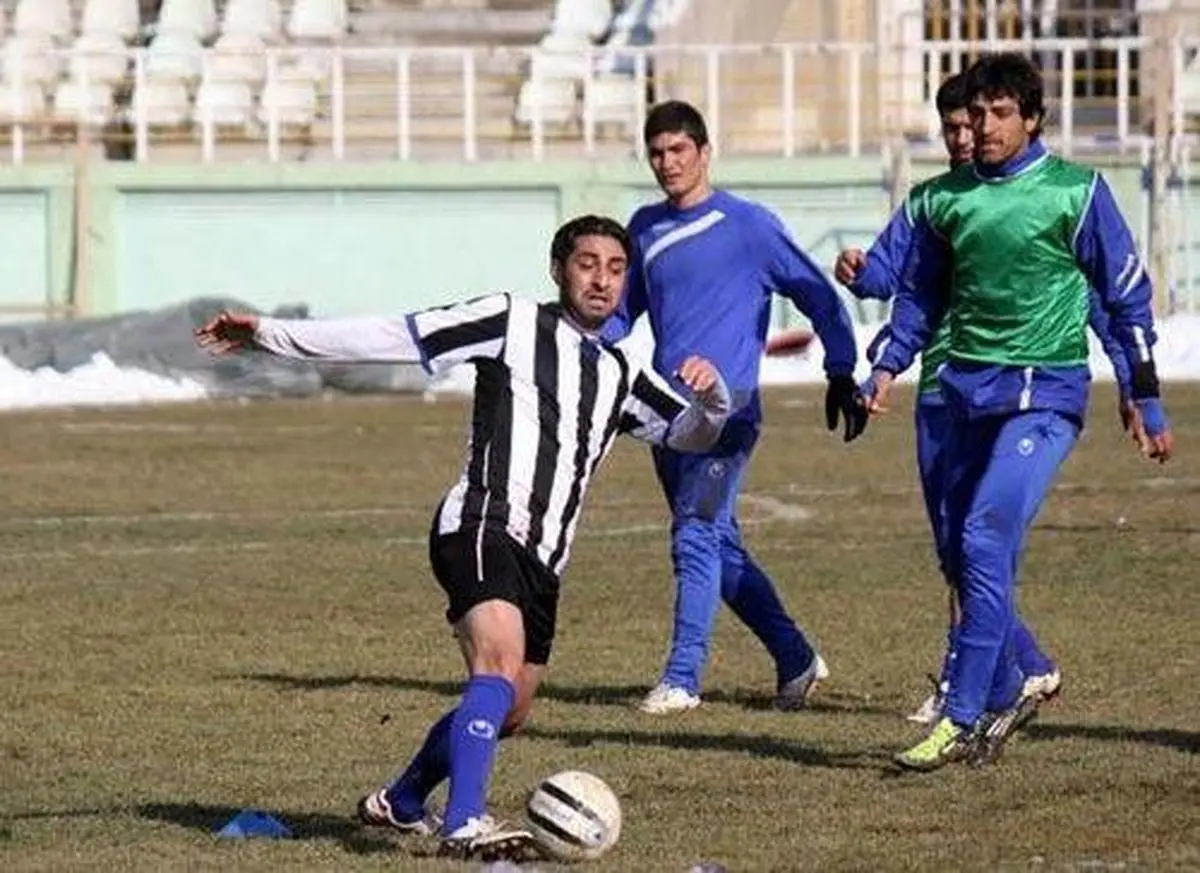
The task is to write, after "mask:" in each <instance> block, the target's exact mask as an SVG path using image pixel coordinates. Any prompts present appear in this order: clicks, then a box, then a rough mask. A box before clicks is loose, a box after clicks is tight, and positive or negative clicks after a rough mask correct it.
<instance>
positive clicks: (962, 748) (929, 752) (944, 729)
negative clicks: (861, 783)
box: [893, 718, 975, 772]
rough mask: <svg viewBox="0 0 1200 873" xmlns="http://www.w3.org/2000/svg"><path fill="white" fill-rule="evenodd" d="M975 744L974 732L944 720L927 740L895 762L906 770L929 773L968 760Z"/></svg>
mask: <svg viewBox="0 0 1200 873" xmlns="http://www.w3.org/2000/svg"><path fill="white" fill-rule="evenodd" d="M974 744H975V735H974V732H973V731H970V730H968V729H967V728H962V727H959V726H958V725H956V724H955V723H954V722H952V721H951V720H950V719H948V718H942V719H940V720H939V721H938V723H937V724H935V725H934V726H933V730H931V731H930V732H929V733H928V734H927V735H926V736H925V739H923V740H921V742H919V743H917V744H916V745H915V746H913V747H912V748H911V749H905V750H904V751H903V752H900V753H899V754H897V755H896V756H895V758H893V760H894V761H895V762H896V763H897V764H899V765H900V766H901V767H903V768H905V769H906V770H920V771H921V772H928V771H930V770H936V769H938V768H939V767H944V766H945V765H946V764H949V763H951V762H953V761H961V760H963V759H965V758H967V757H968V756H969V755H970V753H971V749H972V748H973V747H974Z"/></svg>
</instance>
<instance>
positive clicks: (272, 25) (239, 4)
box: [221, 0, 283, 42]
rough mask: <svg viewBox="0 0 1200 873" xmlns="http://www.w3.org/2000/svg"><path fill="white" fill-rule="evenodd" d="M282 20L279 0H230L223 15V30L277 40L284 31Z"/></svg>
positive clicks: (223, 31) (269, 40) (272, 40)
mask: <svg viewBox="0 0 1200 873" xmlns="http://www.w3.org/2000/svg"><path fill="white" fill-rule="evenodd" d="M282 21H283V17H282V15H281V14H280V12H279V0H229V2H228V3H227V4H225V12H224V14H223V15H222V17H221V32H222V33H236V34H239V35H243V36H246V35H248V36H257V37H259V38H261V39H264V40H267V41H268V42H276V41H278V40H279V37H280V34H281V33H282Z"/></svg>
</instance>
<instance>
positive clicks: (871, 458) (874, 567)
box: [0, 385, 1200, 873]
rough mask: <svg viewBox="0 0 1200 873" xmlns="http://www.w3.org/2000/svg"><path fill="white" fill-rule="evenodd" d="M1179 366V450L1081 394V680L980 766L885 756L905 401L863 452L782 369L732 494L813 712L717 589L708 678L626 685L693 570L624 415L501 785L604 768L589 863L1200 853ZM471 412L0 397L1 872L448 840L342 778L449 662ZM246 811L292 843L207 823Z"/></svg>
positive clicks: (1057, 599) (1187, 433)
mask: <svg viewBox="0 0 1200 873" xmlns="http://www.w3.org/2000/svg"><path fill="white" fill-rule="evenodd" d="M1168 397H1169V401H1170V409H1171V412H1172V414H1173V417H1174V421H1175V425H1176V432H1177V436H1178V449H1179V455H1180V457H1179V458H1178V460H1177V461H1175V462H1172V463H1171V464H1170V465H1168V466H1166V467H1159V466H1157V465H1153V464H1151V463H1149V462H1147V461H1145V460H1143V459H1140V458H1139V457H1137V456H1136V455H1135V454H1134V452H1133V451H1132V450H1131V448H1130V447H1129V446H1128V444H1127V443H1126V441H1125V438H1124V436H1123V435H1122V434H1120V432H1119V429H1118V427H1117V425H1116V416H1115V412H1114V411H1115V399H1114V396H1113V394H1112V392H1111V390H1109V389H1108V388H1106V387H1104V386H1102V387H1100V388H1098V389H1097V391H1096V394H1095V397H1094V399H1093V418H1092V422H1091V426H1090V428H1089V429H1088V431H1087V432H1086V433H1085V435H1084V438H1083V440H1082V442H1081V444H1080V447H1079V449H1078V450H1077V451H1076V453H1075V455H1074V456H1073V457H1072V459H1071V460H1070V462H1069V464H1068V466H1067V468H1066V470H1065V472H1064V475H1063V478H1062V479H1061V481H1060V486H1059V487H1058V488H1057V490H1056V491H1055V493H1054V494H1053V495H1052V498H1051V500H1050V501H1049V503H1048V505H1047V506H1046V508H1045V510H1044V511H1043V513H1042V515H1041V517H1040V518H1039V522H1038V525H1037V529H1036V530H1035V532H1034V534H1033V536H1032V537H1031V541H1030V544H1029V551H1028V556H1027V560H1026V562H1025V565H1024V572H1023V579H1024V582H1023V587H1022V593H1021V601H1022V608H1023V610H1024V612H1025V614H1026V616H1027V617H1028V618H1029V620H1030V622H1031V623H1032V624H1033V626H1034V627H1035V628H1036V629H1037V631H1038V632H1039V634H1040V635H1041V637H1042V639H1043V641H1044V643H1045V644H1046V645H1047V647H1048V648H1049V649H1051V651H1052V652H1053V653H1054V654H1055V655H1056V656H1057V657H1058V658H1059V660H1060V662H1061V665H1062V667H1063V670H1064V672H1065V675H1066V692H1065V696H1064V698H1063V699H1062V700H1061V701H1060V702H1059V703H1058V704H1057V705H1056V706H1055V707H1053V708H1052V709H1049V710H1047V711H1045V712H1043V714H1042V716H1041V717H1040V718H1039V720H1038V721H1037V722H1035V723H1034V725H1032V726H1031V728H1030V729H1029V730H1028V731H1027V733H1026V734H1024V735H1023V736H1021V737H1020V738H1019V739H1017V740H1016V741H1015V742H1014V743H1013V744H1012V745H1011V746H1010V747H1009V749H1008V750H1007V752H1006V754H1005V756H1004V758H1003V759H1002V760H1001V761H1000V762H999V763H998V764H997V765H996V766H994V767H992V768H987V769H982V770H971V769H968V768H965V767H956V768H950V769H947V770H944V771H942V772H939V773H936V774H931V775H926V776H903V777H896V776H895V775H893V774H892V773H891V771H890V768H889V765H888V756H889V754H890V753H891V752H893V751H894V750H896V749H897V748H899V747H901V746H902V745H903V744H906V743H909V742H910V741H912V740H913V739H914V737H916V736H917V735H918V730H919V729H918V728H916V727H915V726H913V725H910V724H908V723H907V722H905V721H904V720H903V718H902V716H903V715H904V714H905V713H907V712H908V711H910V710H911V709H912V708H914V707H915V706H916V705H917V704H918V703H919V702H920V700H921V699H922V698H923V697H924V695H925V693H926V692H927V690H928V685H927V681H926V679H925V678H924V677H925V674H926V673H928V672H930V671H931V670H933V669H935V667H936V665H937V660H938V656H939V652H940V646H941V643H942V639H943V615H944V608H943V588H942V585H941V584H940V583H939V581H938V579H937V577H936V575H935V571H934V565H933V561H932V556H931V548H930V544H929V536H928V533H927V530H926V522H925V518H924V515H923V510H922V505H921V502H920V499H919V496H918V494H917V491H916V489H915V473H914V464H913V461H912V455H913V448H912V437H911V417H910V414H909V412H908V400H907V399H902V400H901V402H900V403H898V404H897V407H896V408H897V412H896V413H894V414H893V415H892V417H890V418H889V419H887V420H885V421H883V422H880V423H877V424H876V425H873V428H872V430H871V431H870V432H869V433H868V434H867V436H866V437H864V438H863V439H862V440H861V441H859V442H857V443H855V444H853V445H852V446H850V447H845V446H843V445H842V443H841V442H840V438H837V437H834V436H832V435H829V434H828V433H826V432H825V431H824V429H823V425H822V424H821V423H820V422H819V418H820V415H819V410H818V407H817V401H818V400H819V395H818V394H817V393H816V392H815V391H813V390H809V389H803V390H802V389H796V390H789V391H785V392H774V393H772V394H770V398H769V400H770V402H769V405H768V411H767V419H768V425H767V427H766V429H765V434H764V439H763V441H762V443H761V446H760V451H759V453H758V455H757V458H756V462H755V466H754V468H753V470H752V474H751V477H750V483H749V486H748V489H747V494H746V496H745V499H744V504H743V508H744V517H745V520H746V535H747V539H748V540H749V542H750V544H751V545H752V547H753V549H754V551H755V552H756V554H757V555H758V556H759V557H760V558H761V560H762V562H763V563H764V564H765V565H766V566H767V567H768V568H769V569H770V570H771V571H772V573H773V574H774V575H775V577H776V579H777V580H778V582H779V584H780V585H781V587H782V588H783V589H784V591H785V592H786V597H787V600H788V602H789V604H790V606H791V607H792V608H793V611H794V612H795V613H796V614H797V615H798V616H800V617H801V618H802V620H803V623H804V624H805V625H806V627H807V628H808V629H809V630H810V631H811V633H812V634H813V635H814V636H815V637H816V639H817V640H818V641H819V643H820V646H821V648H822V651H823V653H824V654H825V656H826V658H827V659H828V661H829V663H830V667H831V669H832V671H833V675H832V678H831V679H830V681H829V682H828V683H827V684H826V685H824V686H823V687H822V690H821V692H820V694H819V696H818V697H817V698H816V699H815V700H814V703H813V706H812V708H811V709H810V710H808V711H806V712H801V713H793V714H783V713H777V712H774V711H772V710H771V709H770V698H771V694H772V692H773V690H774V689H773V674H772V670H771V666H770V664H769V662H768V660H767V658H766V656H765V655H764V654H763V652H762V651H761V650H760V649H759V648H758V646H757V644H756V643H755V641H754V640H753V639H752V638H751V637H750V636H749V634H748V633H747V632H745V631H744V630H743V629H742V628H740V627H739V626H737V625H736V623H735V622H734V621H733V620H732V619H731V617H730V615H729V614H728V613H727V612H726V613H725V614H723V615H722V617H721V619H720V621H719V627H718V633H717V635H716V641H715V654H714V656H713V658H712V661H711V667H710V670H709V675H708V682H707V689H706V703H705V705H704V706H703V707H701V708H700V709H699V710H697V711H695V712H693V713H689V714H687V715H685V716H682V717H677V718H674V719H668V720H655V719H654V718H653V717H651V716H644V715H641V714H639V713H637V712H636V711H634V710H633V709H632V708H631V704H632V703H633V702H634V701H636V700H637V699H638V697H639V696H640V695H641V694H642V693H644V691H645V689H646V688H647V687H648V686H649V685H650V684H651V683H652V682H653V680H654V679H655V678H656V675H657V670H658V669H659V667H660V664H661V659H662V656H663V653H664V649H665V646H666V641H667V628H668V625H669V620H670V604H671V599H672V585H671V581H670V575H669V564H668V551H667V541H666V533H665V530H664V527H663V525H664V522H665V520H666V518H665V511H664V507H663V505H662V502H661V499H660V497H659V494H658V491H657V487H656V485H655V483H654V481H653V479H652V477H651V474H650V461H649V458H648V455H647V453H646V452H645V450H644V449H643V448H642V447H640V446H637V445H635V444H628V445H623V446H620V447H619V449H618V450H617V451H616V452H615V454H614V457H613V458H612V459H611V460H610V462H609V465H608V466H607V467H606V468H605V469H603V470H602V472H601V475H600V477H599V481H598V483H597V486H596V488H595V490H594V491H593V492H592V494H591V496H590V502H589V504H588V506H587V507H586V509H585V514H584V520H583V524H582V526H581V528H582V530H583V534H582V535H581V537H580V539H579V540H578V542H577V544H576V550H575V558H574V562H573V564H572V567H571V569H570V570H569V571H568V574H567V577H566V580H565V583H564V602H563V605H562V609H561V611H560V615H561V623H560V627H559V637H558V640H557V644H556V651H555V657H554V661H553V664H552V669H551V674H550V684H549V686H548V687H547V688H546V689H545V694H544V696H543V698H542V700H541V702H540V704H539V707H538V708H537V709H535V712H534V718H533V721H532V723H531V726H530V728H529V730H528V731H527V733H526V735H525V736H524V737H522V738H520V739H517V740H514V741H512V742H510V743H507V744H505V745H504V746H503V747H502V751H501V753H500V757H499V763H498V768H497V773H496V779H495V781H494V783H493V800H494V804H495V808H496V811H497V813H498V814H500V815H502V816H506V817H509V818H513V817H516V816H518V815H519V814H520V810H521V805H522V801H523V798H524V794H525V792H526V791H527V790H528V789H529V788H530V787H531V785H532V784H533V783H534V782H535V780H537V779H538V778H539V777H541V776H543V775H546V774H548V773H550V772H552V771H555V770H558V769H565V768H582V769H587V770H591V771H593V772H595V773H597V774H599V775H601V776H602V777H603V778H605V779H606V780H608V781H609V782H610V783H611V784H612V785H613V786H614V787H615V788H616V789H617V790H618V793H619V794H620V796H621V799H622V804H623V809H624V813H625V831H624V834H623V837H622V840H621V843H620V845H619V846H618V847H617V849H616V850H614V852H613V853H612V855H610V856H609V857H608V858H606V859H605V860H604V861H603V862H600V863H599V864H597V865H594V866H595V868H596V869H601V870H630V871H680V873H682V871H684V870H686V869H687V868H688V867H689V866H690V865H692V864H694V863H697V862H699V861H702V860H713V861H718V862H721V863H723V864H725V865H726V866H727V867H728V869H729V870H730V871H731V873H732V871H743V870H746V871H749V870H833V869H860V870H883V869H912V870H934V869H1009V870H1017V869H1020V870H1024V869H1037V870H1050V869H1054V870H1060V869H1061V870H1097V869H1102V870H1118V869H1120V870H1128V869H1150V868H1155V869H1189V868H1190V869H1197V868H1200V681H1198V680H1197V668H1198V666H1200V665H1198V663H1197V651H1198V646H1197V643H1198V640H1200V591H1198V588H1197V583H1200V469H1198V468H1197V466H1196V461H1195V454H1194V452H1195V446H1196V444H1197V442H1198V441H1200V386H1182V385H1176V386H1170V391H1169V395H1168ZM466 415H467V407H466V405H465V404H464V403H462V402H461V401H458V400H451V399H448V400H444V401H441V402H438V403H436V404H424V403H422V402H420V401H419V400H418V399H408V398H405V399H396V400H387V401H379V400H374V401H341V402H328V403H322V402H311V401H310V402H271V403H259V404H249V405H236V404H214V405H190V406H180V407H167V408H156V409H142V410H129V411H112V410H107V411H87V412H83V411H80V412H48V413H37V414H19V415H16V414H13V415H7V416H5V418H4V425H3V427H2V428H0V444H2V446H3V455H2V458H3V460H2V462H0V464H2V469H3V479H4V500H3V504H2V507H3V508H2V509H0V657H2V658H3V663H4V678H3V682H2V683H0V689H2V691H0V726H2V729H0V869H3V870H6V871H12V870H27V869H29V870H31V869H53V870H65V869H80V870H125V869H146V870H164V869H214V870H216V869H222V870H224V869H255V870H258V869H268V870H269V869H288V870H293V869H328V870H335V869H336V870H359V869H362V870H371V869H402V870H408V869H413V870H434V869H455V867H456V866H461V865H453V864H446V863H444V862H437V861H434V860H430V859H429V858H428V857H426V856H427V855H428V853H429V852H430V851H431V849H432V846H431V844H429V843H416V844H412V843H405V842H403V841H401V840H399V839H397V838H393V837H392V836H390V835H388V834H383V833H378V832H375V831H370V830H366V829H362V828H360V827H358V826H357V825H356V824H355V823H354V821H353V808H354V803H355V801H356V800H357V798H358V797H359V795H360V794H362V793H363V792H364V791H365V790H367V789H371V788H374V787H376V786H377V785H379V784H381V782H382V780H384V779H385V778H387V777H389V776H390V775H391V773H392V772H393V771H394V769H395V768H397V767H398V766H400V765H401V764H402V763H403V761H404V760H405V759H406V757H407V756H408V754H409V753H410V752H411V750H412V749H413V747H414V746H415V744H416V743H418V742H419V741H420V739H421V737H422V736H423V734H424V731H425V729H426V727H427V725H428V724H429V723H430V722H431V721H432V720H433V719H434V718H435V717H436V716H437V715H439V714H440V713H441V712H442V711H444V710H445V709H446V708H447V707H448V706H449V705H451V704H452V702H453V700H454V698H455V695H456V694H457V692H458V688H459V679H460V670H461V666H460V661H459V656H458V654H457V651H456V649H455V647H454V645H453V643H452V640H451V637H450V635H449V632H448V629H447V628H446V626H445V624H444V622H443V619H442V610H443V603H442V600H441V595H440V591H439V590H438V589H437V588H436V585H435V583H434V582H433V581H432V579H431V577H430V575H429V572H428V570H427V558H426V547H425V534H426V531H427V530H428V524H429V519H430V514H431V512H432V511H433V509H434V507H435V505H436V503H437V501H438V499H439V498H440V496H441V493H442V491H443V490H444V488H446V487H447V486H448V485H449V484H450V483H451V482H452V481H453V479H454V477H455V476H456V475H457V473H458V467H459V461H460V455H461V451H462V446H463V437H462V431H461V427H462V425H463V423H464V422H465V419H466ZM250 806H253V807H258V808H262V809H266V810H269V811H271V812H273V813H275V814H277V815H278V816H279V817H280V818H282V819H283V820H284V821H286V822H287V823H288V824H290V825H292V826H293V827H294V828H295V830H296V832H297V838H296V839H294V840H290V841H284V842H272V841H251V842H237V841H233V842H226V841H221V840H217V839H215V838H214V837H213V835H212V831H213V829H214V828H216V827H219V826H220V825H221V824H223V823H224V822H225V821H226V820H227V819H228V818H229V817H231V816H232V815H233V814H234V813H235V812H236V811H237V810H239V809H241V808H243V807H250Z"/></svg>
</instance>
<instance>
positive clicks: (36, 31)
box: [13, 0, 71, 40]
mask: <svg viewBox="0 0 1200 873" xmlns="http://www.w3.org/2000/svg"><path fill="white" fill-rule="evenodd" d="M13 32H15V33H17V34H20V35H22V36H48V37H50V38H51V39H55V40H66V39H69V38H70V36H71V5H70V3H69V2H68V0H18V2H17V12H16V15H15V16H14V21H13Z"/></svg>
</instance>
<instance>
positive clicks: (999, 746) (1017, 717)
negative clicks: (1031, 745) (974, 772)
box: [971, 684, 1043, 764]
mask: <svg viewBox="0 0 1200 873" xmlns="http://www.w3.org/2000/svg"><path fill="white" fill-rule="evenodd" d="M1028 687H1029V686H1028V684H1026V689H1023V690H1022V691H1021V696H1020V697H1018V698H1017V702H1016V703H1014V704H1013V705H1012V706H1011V707H1009V708H1008V709H1005V710H1003V711H1001V712H995V713H989V714H988V715H987V716H986V717H985V718H986V720H985V721H984V723H983V724H984V727H983V730H982V731H981V734H980V739H979V743H978V746H977V747H976V749H975V750H974V752H973V754H972V761H971V762H972V763H973V764H990V763H992V762H993V761H995V760H996V759H997V758H999V757H1000V753H1001V752H1002V751H1003V750H1004V744H1005V743H1007V742H1008V740H1009V738H1011V737H1012V735H1013V734H1015V733H1016V732H1017V731H1019V730H1020V729H1021V728H1023V727H1025V725H1027V724H1029V722H1031V721H1033V719H1034V717H1035V716H1036V715H1037V712H1038V707H1039V706H1041V704H1042V699H1043V698H1042V697H1041V695H1040V694H1039V693H1037V692H1036V691H1034V692H1032V693H1026V690H1027V689H1028Z"/></svg>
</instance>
